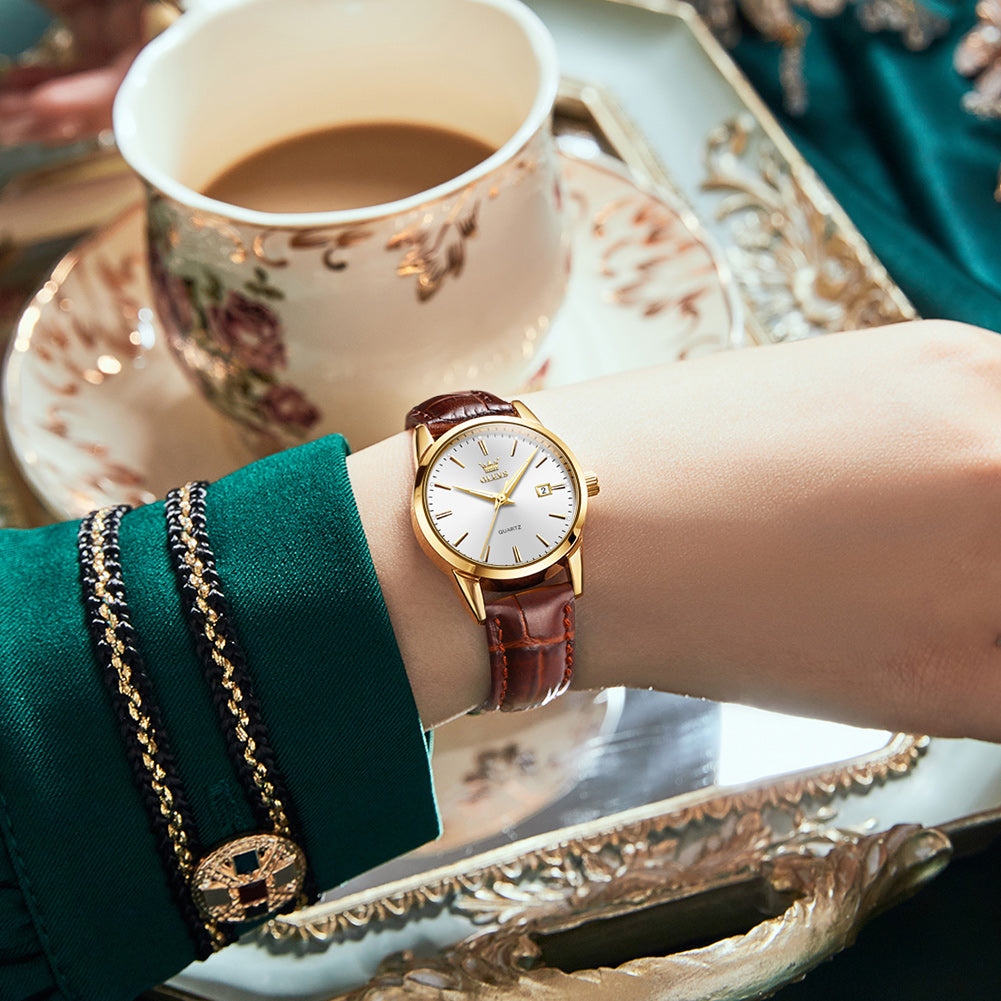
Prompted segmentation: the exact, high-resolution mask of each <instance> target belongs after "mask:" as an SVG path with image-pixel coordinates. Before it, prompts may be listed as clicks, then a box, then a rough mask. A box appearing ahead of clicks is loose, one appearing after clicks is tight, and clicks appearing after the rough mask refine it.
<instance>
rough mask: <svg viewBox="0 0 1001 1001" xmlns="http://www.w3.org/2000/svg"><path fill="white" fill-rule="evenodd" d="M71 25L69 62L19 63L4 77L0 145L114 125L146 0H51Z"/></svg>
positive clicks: (71, 136) (58, 138)
mask: <svg viewBox="0 0 1001 1001" xmlns="http://www.w3.org/2000/svg"><path fill="white" fill-rule="evenodd" d="M45 6H46V7H48V8H49V10H51V12H52V13H53V15H55V16H57V17H58V18H59V19H60V20H61V22H62V23H63V24H64V25H65V26H66V27H67V28H68V29H69V31H70V34H71V35H72V38H73V51H74V54H75V60H74V62H73V64H72V65H70V66H60V67H57V68H55V67H39V66H21V67H19V66H15V67H14V68H13V69H11V70H10V72H8V73H7V74H6V75H5V76H3V77H2V78H0V147H3V146H14V145H18V144H21V143H33V142H37V143H46V144H50V145H55V144H60V143H67V142H73V141H76V140H78V139H81V138H84V137H87V136H94V135H96V134H97V133H98V132H100V131H102V130H104V129H108V128H110V127H111V106H112V103H113V101H114V97H115V93H116V92H117V90H118V86H119V84H120V83H121V82H122V80H123V78H124V77H125V73H126V71H127V70H128V68H129V66H130V64H131V63H132V60H133V59H134V58H135V55H136V53H137V52H138V51H139V48H140V46H141V44H142V36H143V7H144V0H48V2H47V3H46V4H45Z"/></svg>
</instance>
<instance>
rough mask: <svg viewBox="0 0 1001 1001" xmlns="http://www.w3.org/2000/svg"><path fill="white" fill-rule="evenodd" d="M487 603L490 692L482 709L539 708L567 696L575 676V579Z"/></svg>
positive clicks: (531, 589) (541, 586) (527, 590)
mask: <svg viewBox="0 0 1001 1001" xmlns="http://www.w3.org/2000/svg"><path fill="white" fill-rule="evenodd" d="M486 607H487V618H486V623H485V624H486V627H487V647H488V649H489V651H490V695H489V696H488V697H487V699H486V701H485V702H484V703H483V705H481V706H480V709H479V711H480V712H486V711H487V710H490V709H501V710H504V711H505V712H511V711H513V710H516V709H534V708H536V707H537V706H544V705H545V704H546V703H547V702H551V701H552V700H553V699H555V698H556V696H557V695H562V694H563V693H564V692H565V691H566V690H567V688H568V687H569V686H570V679H571V677H572V676H573V641H574V597H573V587H571V585H570V582H569V581H564V582H562V583H559V584H539V585H538V586H536V587H530V588H526V589H525V590H524V591H515V592H513V593H511V594H505V595H501V596H499V597H496V598H494V599H493V600H492V601H488V602H487V603H486Z"/></svg>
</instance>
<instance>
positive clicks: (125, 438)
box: [4, 153, 743, 518]
mask: <svg viewBox="0 0 1001 1001" xmlns="http://www.w3.org/2000/svg"><path fill="white" fill-rule="evenodd" d="M561 161H562V169H563V178H564V193H565V197H566V200H567V203H568V205H569V206H570V212H571V220H572V222H571V230H572V236H571V239H572V262H573V263H572V271H571V277H570V283H569V287H568V292H567V298H566V301H565V302H564V305H563V306H562V308H561V310H560V313H559V315H558V317H557V319H556V321H555V322H554V324H553V329H552V331H551V332H550V334H549V336H548V337H547V339H546V341H545V343H544V345H543V347H542V349H541V351H540V354H539V355H538V356H537V358H536V360H535V365H534V366H533V370H532V371H533V374H532V376H531V377H530V379H529V380H528V384H527V386H525V387H524V388H526V389H536V388H541V387H543V386H552V385H559V384H564V383H568V382H574V381H578V380H580V379H586V378H591V377H594V376H599V375H604V374H609V373H612V372H615V371H621V370H624V369H629V368H635V367H639V366H648V365H654V364H659V363H662V362H668V361H672V360H676V359H682V358H687V357H691V356H693V355H696V354H702V353H706V352H710V351H716V350H719V349H722V348H727V347H731V346H734V345H736V344H738V343H740V342H741V340H742V337H743V332H742V322H741V310H740V304H739V301H738V299H737V296H736V294H735V292H734V291H733V288H732V285H731V282H730V280H729V277H728V273H727V271H726V269H725V265H723V264H722V263H721V256H720V255H719V254H717V253H716V251H715V249H714V248H713V247H712V246H711V243H710V239H709V238H708V237H707V235H706V233H705V232H704V231H703V229H702V227H701V226H700V225H699V223H698V221H697V220H696V219H695V218H694V217H693V216H692V214H691V212H690V211H689V210H687V209H686V208H685V207H684V206H682V205H680V204H678V203H677V202H676V201H675V199H674V198H673V196H671V195H670V194H668V193H666V192H664V191H662V190H656V189H653V188H651V187H649V186H647V185H645V184H643V183H642V182H641V181H639V180H638V179H637V178H636V177H635V176H634V175H632V174H630V173H629V172H627V170H626V169H625V168H624V167H622V165H621V164H620V163H619V162H618V161H616V160H613V159H612V158H610V157H607V156H604V155H600V156H596V157H593V158H590V159H583V158H580V157H575V156H570V155H568V154H566V153H561ZM151 302H152V298H151V294H150V286H149V274H148V270H147V263H146V255H145V239H144V216H143V207H142V206H141V205H136V206H134V207H133V208H131V209H129V210H128V211H127V212H125V213H124V214H123V215H122V216H120V217H119V218H118V220H117V221H115V222H114V223H112V224H111V225H109V226H107V227H106V228H103V229H101V230H99V231H97V232H96V234H94V235H93V236H91V237H90V238H89V239H87V240H86V241H84V242H83V243H81V244H80V245H79V246H78V247H77V248H76V249H75V250H74V251H73V252H71V253H70V254H69V255H68V256H67V257H66V258H64V259H63V260H62V261H61V262H60V263H59V265H58V266H57V267H56V268H55V270H54V271H53V273H52V275H51V277H50V278H49V280H48V281H47V282H46V283H45V284H44V285H43V286H42V288H41V290H40V291H39V292H38V293H37V295H36V296H35V297H34V299H33V300H32V302H31V303H30V304H29V306H28V307H27V308H26V310H25V311H24V313H23V315H22V317H21V320H20V323H19V325H18V328H17V332H16V334H15V337H14V339H13V341H12V344H11V347H10V350H9V353H8V357H7V363H6V370H5V373H4V380H5V381H4V390H5V392H4V417H5V421H6V427H7V433H8V436H9V439H10V443H11V447H12V451H13V453H14V456H15V458H16V459H17V461H18V463H19V464H20V466H21V469H22V471H23V473H24V475H25V477H26V479H27V480H28V483H29V484H30V486H31V487H32V488H33V489H34V490H35V492H36V493H37V494H38V496H39V497H40V498H41V500H42V501H43V502H44V503H45V504H46V506H47V507H48V508H49V509H50V510H51V512H52V513H53V514H54V515H56V516H57V517H62V518H74V517H79V516H81V515H83V514H85V513H86V512H87V511H89V510H91V509H93V508H95V507H100V506H103V505H106V504H112V503H122V502H125V503H131V504H143V503H148V502H149V501H152V500H154V499H156V498H158V497H162V496H163V495H164V494H165V493H166V491H167V490H169V489H170V488H171V487H173V486H176V485H177V484H179V483H182V482H184V481H186V480H189V479H209V480H211V479H217V478H218V477H220V476H222V475H224V474H226V473H228V472H230V471H232V470H234V469H236V468H238V467H239V466H241V465H244V464H246V463H247V462H250V461H251V460H252V459H253V458H254V457H255V456H254V454H253V453H252V452H251V451H250V448H249V446H248V445H246V444H245V443H244V442H243V441H242V440H241V436H240V434H239V432H238V431H237V430H236V429H235V428H233V427H232V426H231V425H229V424H228V423H227V421H226V420H225V418H223V417H221V416H220V415H219V414H217V413H216V412H215V411H214V410H212V408H211V407H210V406H209V404H208V403H207V402H205V400H203V399H202V398H201V396H199V395H198V393H197V392H196V390H195V389H194V387H193V386H192V384H191V383H189V382H188V381H187V379H186V378H185V376H184V375H183V374H182V373H181V371H180V369H179V368H177V367H176V366H175V364H174V362H173V360H172V359H171V357H170V355H169V353H168V351H167V346H166V343H165V340H164V337H163V334H162V332H161V329H160V327H159V324H158V322H157V318H156V316H155V315H154V312H153V309H152V307H151Z"/></svg>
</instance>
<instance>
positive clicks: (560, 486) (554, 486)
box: [551, 483, 567, 490]
mask: <svg viewBox="0 0 1001 1001" xmlns="http://www.w3.org/2000/svg"><path fill="white" fill-rule="evenodd" d="M551 487H552V489H553V490H566V488H567V485H566V484H565V483H553V484H551Z"/></svg>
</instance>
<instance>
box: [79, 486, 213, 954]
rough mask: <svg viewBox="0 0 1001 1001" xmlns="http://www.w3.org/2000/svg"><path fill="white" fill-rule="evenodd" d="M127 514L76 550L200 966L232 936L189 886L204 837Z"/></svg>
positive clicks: (90, 527)
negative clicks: (152, 649) (135, 581)
mask: <svg viewBox="0 0 1001 1001" xmlns="http://www.w3.org/2000/svg"><path fill="white" fill-rule="evenodd" d="M128 510H129V508H128V506H127V505H121V506H118V507H110V508H104V509H102V510H100V511H95V512H93V513H92V514H90V515H88V516H87V517H86V518H85V519H84V520H83V521H82V522H81V524H80V529H79V532H78V535H77V546H78V555H79V560H80V580H81V585H82V590H83V598H84V604H85V608H86V613H87V625H88V628H89V631H90V635H91V640H92V643H93V647H94V651H95V655H96V657H97V660H98V663H99V665H100V667H101V669H102V670H101V674H102V678H103V680H104V682H105V684H106V686H107V689H108V692H109V694H110V696H111V701H112V704H113V706H114V709H115V711H116V713H117V715H118V719H119V724H120V727H121V733H122V737H123V740H124V742H125V746H126V750H127V754H128V759H129V763H130V764H131V766H132V775H133V779H134V781H135V784H136V787H137V788H138V790H139V792H140V794H141V795H142V798H143V802H144V805H145V807H146V813H147V816H148V818H149V823H150V828H151V830H152V832H153V835H154V838H155V839H156V847H157V851H158V853H159V855H160V859H161V862H162V863H163V867H164V870H165V872H166V875H167V879H168V883H169V885H170V890H171V893H172V894H173V897H174V899H175V902H176V903H177V906H178V908H179V909H180V912H181V915H182V917H183V918H184V921H185V924H186V925H187V927H188V931H189V932H190V934H191V937H192V939H193V940H194V943H195V948H196V951H197V953H198V956H199V958H205V957H206V956H208V955H210V954H211V953H212V952H213V951H215V950H216V949H218V948H220V947H221V946H222V945H225V944H226V941H227V936H226V935H224V934H223V932H222V931H221V930H220V929H219V928H218V926H217V925H216V924H215V923H214V922H213V921H212V920H210V919H206V918H205V917H203V916H202V914H200V913H199V910H198V908H197V906H196V904H195V902H194V899H193V897H192V894H191V887H190V879H191V876H192V873H193V872H194V869H195V866H196V864H197V862H198V860H199V857H200V855H201V846H200V843H199V838H198V832H197V829H196V827H195V823H194V820H193V818H192V816H191V811H190V809H189V807H188V804H187V801H186V799H185V796H184V793H183V790H182V788H181V783H180V780H179V778H178V775H177V770H176V767H175V765H174V759H173V755H172V754H171V751H170V747H169V745H168V742H167V739H166V735H165V733H164V728H163V725H162V723H161V720H160V716H159V712H158V710H157V708H156V704H155V701H154V699H153V695H152V686H151V685H150V681H149V678H148V677H147V675H146V671H145V668H144V667H143V663H142V658H141V657H140V654H139V651H138V649H137V647H136V641H135V635H134V632H133V629H132V623H131V620H130V617H129V611H128V606H127V605H126V601H125V586H124V583H123V581H122V571H121V554H120V550H119V545H118V534H119V527H120V524H121V520H122V516H123V515H124V514H125V512H126V511H128Z"/></svg>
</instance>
